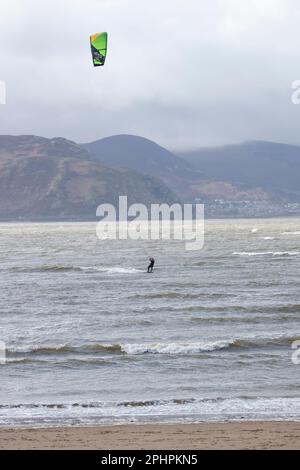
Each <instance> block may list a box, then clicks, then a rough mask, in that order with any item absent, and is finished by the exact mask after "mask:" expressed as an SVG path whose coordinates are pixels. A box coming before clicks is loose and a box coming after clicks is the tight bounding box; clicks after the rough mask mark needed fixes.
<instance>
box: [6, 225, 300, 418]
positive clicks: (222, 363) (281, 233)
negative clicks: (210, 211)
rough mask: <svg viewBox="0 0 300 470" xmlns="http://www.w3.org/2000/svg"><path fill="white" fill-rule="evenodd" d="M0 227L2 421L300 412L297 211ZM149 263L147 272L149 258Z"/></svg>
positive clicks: (264, 415) (293, 414) (295, 415)
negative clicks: (174, 232)
mask: <svg viewBox="0 0 300 470" xmlns="http://www.w3.org/2000/svg"><path fill="white" fill-rule="evenodd" d="M95 230H96V224H93V223H52V224H46V223H45V224H35V223H31V224H23V223H20V224H0V306H1V311H0V340H1V341H4V342H5V343H6V348H7V361H6V364H3V365H0V384H1V386H0V426H56V425H73V424H108V423H130V422H144V423H145V422H146V423H147V422H185V421H186V422H195V421H223V420H235V419H267V420H268V419H283V420H284V419H294V420H299V418H300V398H299V392H300V365H295V364H293V362H292V359H291V358H292V353H293V350H292V349H291V345H292V342H293V341H294V340H296V339H300V321H299V315H300V298H299V296H300V289H299V287H300V281H299V279H300V219H269V220H222V221H221V220H220V221H217V220H215V221H207V222H206V229H205V245H204V248H203V250H201V251H186V250H185V247H184V244H183V243H182V242H181V241H152V242H151V241H108V240H107V241H100V240H98V239H97V237H96V231H95ZM151 255H152V256H154V257H155V258H156V266H155V272H154V273H153V274H147V273H146V272H145V271H146V266H147V261H148V257H149V256H151Z"/></svg>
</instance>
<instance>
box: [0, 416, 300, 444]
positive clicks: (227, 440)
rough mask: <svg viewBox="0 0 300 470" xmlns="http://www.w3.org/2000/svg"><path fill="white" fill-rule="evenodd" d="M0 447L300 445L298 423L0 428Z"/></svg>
mask: <svg viewBox="0 0 300 470" xmlns="http://www.w3.org/2000/svg"><path fill="white" fill-rule="evenodd" d="M0 449H10V450H16V449H53V450H54V449H100V450H117V449H123V450H125V449H128V450H137V449H154V450H159V449H178V450H180V449H300V423H296V422H243V423H214V424H205V423H202V424H175V425H173V424H172V425H126V426H103V427H102V426H101V427H100V426H99V427H68V428H47V429H45V428H44V429H1V430H0Z"/></svg>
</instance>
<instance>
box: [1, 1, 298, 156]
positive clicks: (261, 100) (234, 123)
mask: <svg viewBox="0 0 300 470" xmlns="http://www.w3.org/2000/svg"><path fill="white" fill-rule="evenodd" d="M299 24H300V2H299V0H206V1H204V0H155V1H154V0H152V1H150V0H0V80H3V81H5V82H6V87H7V104H6V105H0V122H1V126H0V133H1V134H37V135H43V136H46V137H53V136H63V137H67V138H69V139H72V140H75V141H77V142H87V141H91V140H96V139H99V138H102V137H105V136H108V135H113V134H120V133H130V134H137V135H142V136H145V137H148V138H150V139H153V140H155V141H156V142H158V143H160V144H161V145H164V146H166V147H168V148H170V149H182V148H195V147H199V146H207V145H220V144H223V143H232V142H240V141H243V140H249V139H264V140H274V141H278V142H279V141H281V142H291V143H296V144H300V132H299V128H300V105H299V106H296V105H293V104H292V103H291V98H290V97H291V93H292V90H291V83H292V81H293V80H297V79H300V29H299ZM98 31H99V32H100V31H107V32H108V34H109V49H108V56H107V61H106V64H105V66H104V67H98V68H94V67H93V66H92V61H91V54H90V47H89V36H90V34H92V33H95V32H98Z"/></svg>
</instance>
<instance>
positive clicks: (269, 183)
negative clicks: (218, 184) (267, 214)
mask: <svg viewBox="0 0 300 470" xmlns="http://www.w3.org/2000/svg"><path fill="white" fill-rule="evenodd" d="M179 156H180V157H181V158H183V159H184V160H186V161H187V162H188V163H189V164H190V165H192V166H193V167H194V168H195V170H198V169H201V171H202V172H203V174H204V175H205V176H206V177H207V178H208V179H210V180H212V181H223V182H226V183H230V184H233V185H239V186H242V187H244V188H248V189H249V188H260V189H261V190H262V191H264V192H265V193H268V194H269V196H270V198H271V199H272V200H278V201H280V200H286V201H291V202H299V201H300V179H299V174H300V147H298V146H294V145H287V144H279V143H274V142H264V141H250V142H245V143H243V144H240V145H227V146H224V147H217V148H202V149H199V150H196V151H193V152H182V153H180V154H179Z"/></svg>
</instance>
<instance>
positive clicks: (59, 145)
mask: <svg viewBox="0 0 300 470" xmlns="http://www.w3.org/2000/svg"><path fill="white" fill-rule="evenodd" d="M119 195H127V196H128V202H129V204H131V203H134V202H139V203H144V204H146V205H149V204H150V203H157V202H168V203H173V202H175V201H178V197H177V196H176V195H175V194H174V193H173V192H172V191H171V190H169V188H168V187H167V186H166V185H165V184H164V183H163V182H161V181H159V180H158V179H156V178H154V177H152V176H151V175H144V174H140V173H138V172H137V171H134V170H131V169H128V168H127V169H126V168H110V167H108V166H106V165H103V164H101V163H100V162H97V161H94V160H92V159H91V157H90V155H89V153H88V152H87V151H86V150H85V149H84V148H82V147H81V146H80V145H78V144H76V143H75V142H72V141H69V140H67V139H63V138H54V139H46V138H43V137H37V136H0V218H2V219H5V218H14V219H15V218H24V219H26V218H31V219H34V218H49V217H50V218H64V219H65V218H67V219H68V218H71V219H74V218H75V219H87V218H95V213H96V208H97V206H98V205H99V204H101V203H112V204H114V205H116V204H117V202H118V197H119Z"/></svg>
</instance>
